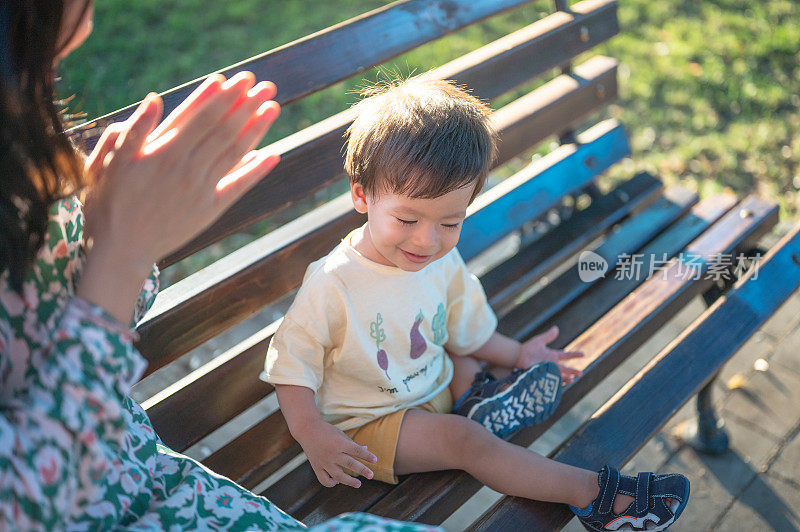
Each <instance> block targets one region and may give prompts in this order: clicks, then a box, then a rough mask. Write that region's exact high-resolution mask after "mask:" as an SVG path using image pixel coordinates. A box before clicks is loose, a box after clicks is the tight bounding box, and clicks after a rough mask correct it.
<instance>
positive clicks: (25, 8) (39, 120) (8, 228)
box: [0, 0, 91, 292]
mask: <svg viewBox="0 0 800 532" xmlns="http://www.w3.org/2000/svg"><path fill="white" fill-rule="evenodd" d="M78 1H80V0H14V1H11V2H8V1H5V0H3V1H1V2H0V274H2V273H3V272H5V271H6V270H8V272H9V282H10V284H11V286H12V288H14V289H15V290H16V291H18V292H19V291H21V289H22V282H23V280H24V278H25V273H26V272H27V270H28V268H30V266H31V263H32V262H33V260H34V258H35V256H36V253H37V252H38V250H39V248H40V247H41V246H42V244H43V242H44V237H45V231H46V228H47V215H48V210H49V208H50V206H51V205H52V204H53V202H55V201H56V200H59V199H61V198H64V197H67V196H69V195H70V194H74V193H75V192H77V191H78V190H79V189H81V188H82V187H83V186H84V175H83V164H82V162H81V158H80V156H79V154H78V152H77V151H76V150H75V148H74V147H73V146H72V144H71V143H70V141H69V139H68V138H67V135H66V134H65V133H64V125H63V123H62V121H61V119H62V117H61V116H60V113H59V108H58V105H57V103H56V102H55V91H54V84H55V73H54V70H53V64H54V61H55V59H56V57H57V56H58V53H59V52H60V51H61V48H62V47H63V46H65V45H66V43H69V42H70V41H71V40H72V35H74V33H75V32H76V31H77V29H78V27H77V24H79V23H80V21H81V20H82V19H83V14H85V12H86V10H88V9H89V8H90V7H91V0H85V1H84V2H83V3H84V5H83V14H82V15H81V16H80V17H79V18H78V19H77V20H78V22H76V27H75V28H73V29H72V30H71V31H70V32H69V34H70V35H69V37H67V38H64V36H60V35H59V33H60V29H61V24H62V19H63V17H64V5H65V3H66V2H78Z"/></svg>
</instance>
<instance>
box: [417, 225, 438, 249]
mask: <svg viewBox="0 0 800 532" xmlns="http://www.w3.org/2000/svg"><path fill="white" fill-rule="evenodd" d="M438 242H439V234H438V233H437V232H436V228H435V227H433V226H432V225H429V224H424V225H423V224H420V226H419V227H418V228H417V230H416V231H414V239H413V243H414V245H415V246H417V251H418V252H419V253H420V254H430V253H429V252H433V248H435V247H436V246H437V244H438Z"/></svg>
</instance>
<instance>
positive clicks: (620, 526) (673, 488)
mask: <svg viewBox="0 0 800 532" xmlns="http://www.w3.org/2000/svg"><path fill="white" fill-rule="evenodd" d="M597 483H598V484H599V485H600V494H599V495H598V496H597V498H596V499H595V500H594V501H592V504H591V505H590V506H589V507H587V508H584V509H580V508H575V507H574V506H570V508H571V509H572V511H573V512H574V513H575V515H577V516H578V519H580V521H581V523H582V524H583V526H585V527H586V529H587V530H664V529H666V528H667V527H669V526H670V525H671V524H672V523H674V522H675V521H676V520H677V519H678V517H680V515H681V513H682V512H683V510H684V508H686V503H687V502H689V479H687V478H686V477H684V476H683V475H678V474H670V475H654V474H653V473H639V474H638V475H637V476H636V478H634V477H629V476H625V475H620V474H619V471H618V470H616V469H614V468H613V467H611V466H605V467H604V468H603V469H601V470H600V472H599V474H598V477H597ZM617 493H622V494H625V495H629V496H631V497H634V501H633V502H632V503H631V504H630V506H628V508H626V509H625V511H624V512H622V513H621V514H615V513H614V498H615V497H616V496H617ZM666 499H672V500H673V502H672V504H671V507H669V506H667V503H666Z"/></svg>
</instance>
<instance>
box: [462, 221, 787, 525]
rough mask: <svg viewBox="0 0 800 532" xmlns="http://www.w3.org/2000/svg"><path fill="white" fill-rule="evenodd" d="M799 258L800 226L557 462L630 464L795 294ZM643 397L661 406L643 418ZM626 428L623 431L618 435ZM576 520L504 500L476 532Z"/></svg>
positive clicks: (559, 511)
mask: <svg viewBox="0 0 800 532" xmlns="http://www.w3.org/2000/svg"><path fill="white" fill-rule="evenodd" d="M798 257H800V226H796V227H795V228H794V229H793V230H792V231H790V233H789V234H788V235H786V236H785V237H784V238H783V239H781V241H780V242H779V243H778V244H776V245H775V246H774V247H773V248H772V249H771V250H770V251H769V252H768V254H767V255H766V256H765V257H764V258H763V260H762V262H761V263H760V265H759V269H758V275H754V274H755V271H754V272H752V273H751V274H749V275H747V276H745V277H744V278H743V279H741V280H740V281H739V282H738V283H737V284H736V287H735V288H734V289H733V290H732V291H731V292H729V293H728V294H727V295H726V296H723V297H721V298H719V299H718V300H717V301H716V302H715V303H714V304H713V305H712V306H711V307H709V308H708V309H707V310H706V312H705V313H703V315H701V316H700V317H698V318H697V320H695V322H694V323H692V325H691V326H689V327H688V328H687V329H686V330H685V331H684V332H683V333H681V334H680V335H679V336H678V337H677V338H676V339H675V340H673V341H672V342H671V343H670V344H669V345H668V346H667V347H665V348H664V349H663V350H662V351H661V352H660V353H659V354H658V355H656V357H655V358H654V359H653V360H652V361H651V362H650V363H649V364H648V365H647V366H646V367H644V368H643V369H642V370H641V371H640V372H639V373H638V374H637V375H636V376H635V377H633V378H632V379H631V380H630V381H629V382H628V384H626V385H625V386H624V387H623V388H622V389H621V390H620V391H619V392H618V393H617V394H616V395H615V396H614V397H612V398H611V399H609V401H608V402H607V403H606V404H605V405H603V407H601V408H600V409H599V410H598V411H597V412H596V413H595V414H594V415H593V416H592V418H591V419H590V420H589V421H588V422H587V423H586V424H585V425H584V426H583V427H581V429H579V431H578V432H576V434H575V435H574V436H573V437H572V438H570V439H569V440H568V441H567V442H566V444H565V445H563V446H562V447H561V448H560V449H558V450H557V452H555V453H554V454H553V458H554V459H555V460H558V461H560V462H564V463H568V464H572V465H575V466H578V467H584V468H588V469H599V468H600V467H602V465H604V464H606V463H609V464H612V465H615V466H617V467H619V466H621V465H622V464H624V463H625V462H627V461H628V460H629V459H630V458H631V457H632V456H633V455H634V454H635V453H636V451H637V450H638V449H639V448H640V447H641V446H642V445H643V444H644V443H645V442H646V441H647V440H648V439H650V438H651V437H652V436H653V435H654V434H655V433H656V432H657V431H658V430H659V429H660V428H661V426H662V425H663V424H664V423H665V422H666V421H667V420H668V419H669V418H670V417H671V416H672V415H673V414H674V413H675V412H676V411H677V410H678V409H679V408H680V407H681V406H682V405H683V404H684V403H685V402H686V401H687V400H689V399H690V398H691V397H692V396H693V395H694V394H695V393H697V391H698V390H699V389H700V388H702V387H703V386H704V385H705V384H706V383H707V382H708V381H709V380H710V378H711V377H712V376H713V375H715V374H716V373H717V372H718V371H719V369H720V368H721V367H722V365H723V364H724V363H725V362H726V361H727V360H728V359H729V358H730V357H731V356H732V355H733V354H734V353H736V351H738V350H739V348H741V346H742V345H744V343H745V342H746V341H747V339H748V338H750V336H751V335H752V334H753V333H754V332H755V331H757V330H758V328H759V327H761V325H763V324H764V322H765V321H766V320H767V319H768V318H769V317H770V316H771V315H772V313H774V312H775V310H777V309H778V307H779V306H780V305H781V304H782V303H783V302H784V301H786V300H787V299H788V298H789V296H790V295H791V294H792V293H793V292H794V291H795V290H797V287H798V286H799V285H800V259H799V258H798ZM673 273H675V272H673ZM720 331H725V334H720ZM698 353H702V354H703V356H702V357H698V356H697V354H698ZM644 397H659V398H661V399H660V400H659V401H655V402H654V401H649V402H648V405H649V406H648V408H647V410H646V411H642V409H641V408H640V405H641V401H642V398H644ZM622 425H624V426H625V427H626V429H625V431H623V432H620V431H619V430H616V428H617V427H619V426H622ZM573 517H574V515H573V514H572V512H571V511H570V510H569V509H568V508H567V507H566V506H564V505H558V504H549V503H541V502H534V501H530V500H526V499H521V498H516V497H504V498H503V499H501V500H500V501H498V502H497V503H496V504H495V505H494V506H493V507H492V508H490V509H489V510H488V511H487V512H486V513H485V514H484V515H483V516H481V518H480V519H479V520H478V521H477V522H476V523H475V525H474V526H473V527H471V528H470V530H475V531H479V530H487V531H488V530H559V529H561V528H562V527H563V526H564V525H565V524H566V523H567V522H568V521H569V520H570V519H572V518H573Z"/></svg>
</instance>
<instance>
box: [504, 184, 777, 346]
mask: <svg viewBox="0 0 800 532" xmlns="http://www.w3.org/2000/svg"><path fill="white" fill-rule="evenodd" d="M732 201H735V200H734V199H733V197H732V196H731V195H728V194H720V195H718V196H712V197H710V198H707V199H706V200H704V201H703V202H702V204H701V205H699V206H698V207H697V208H696V209H695V210H694V211H693V213H692V215H691V216H688V217H685V218H683V219H681V220H680V221H678V222H677V223H676V224H675V225H674V226H673V228H671V230H670V231H668V232H666V233H664V234H662V235H659V237H658V238H656V239H655V240H653V241H652V242H651V243H649V244H648V245H647V246H645V247H644V248H642V249H641V250H640V251H639V253H640V254H641V255H642V257H643V262H644V263H646V264H649V261H650V260H660V259H661V258H662V257H663V255H664V254H665V253H666V255H667V256H668V257H674V256H675V255H677V254H678V253H679V252H680V251H681V250H682V249H683V248H684V247H685V245H686V240H685V238H682V237H681V236H680V235H681V234H686V235H699V234H700V232H701V231H703V230H705V229H706V228H707V227H708V226H709V225H710V223H711V222H713V220H715V219H717V218H719V217H720V216H722V214H724V213H725V212H727V211H728V210H730V208H731V207H732ZM774 223H775V222H774V221H773V220H772V219H771V218H768V219H767V221H766V222H765V223H764V225H763V227H771V226H772V225H774ZM754 238H755V237H748V238H747V239H744V240H743V241H742V242H740V243H739V247H740V248H741V249H747V248H748V247H749V246H750V245H751V243H752V242H753V240H754ZM640 284H641V281H640V280H638V279H635V278H625V277H623V278H619V279H618V278H617V276H616V272H613V273H612V274H606V280H604V281H603V282H602V283H600V284H599V285H598V286H595V287H594V288H593V289H592V290H591V292H590V293H591V296H590V297H586V298H582V299H579V300H578V301H575V302H574V303H572V304H571V305H570V306H569V307H568V308H566V309H564V310H563V311H561V312H559V313H557V314H555V315H554V316H553V317H552V320H551V321H555V322H557V323H558V325H559V328H560V329H561V332H562V334H566V335H567V336H568V337H572V338H574V337H577V336H578V335H580V334H581V333H583V331H585V330H586V328H587V326H586V324H587V323H590V324H591V323H594V322H596V321H597V320H599V319H600V318H601V317H602V315H603V313H604V310H603V309H602V308H599V307H598V306H597V301H607V302H608V303H609V304H611V305H615V304H617V303H618V302H619V301H621V300H622V297H624V296H625V295H627V294H629V293H630V292H632V291H633V290H634V289H635V288H636V287H637V286H639V285H640ZM536 305H537V303H536V301H534V300H528V301H526V302H525V303H523V304H522V305H521V306H522V307H525V308H527V309H528V310H529V311H530V312H532V313H536V312H537V309H536ZM534 321H538V318H537V319H536V320H534ZM545 327H546V325H545V324H544V322H539V323H528V324H526V325H525V326H524V328H523V329H521V330H519V331H518V334H521V335H522V337H523V338H524V337H529V336H532V335H534V334H538V333H539V332H541V331H543V330H544V328H545Z"/></svg>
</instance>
